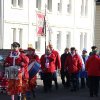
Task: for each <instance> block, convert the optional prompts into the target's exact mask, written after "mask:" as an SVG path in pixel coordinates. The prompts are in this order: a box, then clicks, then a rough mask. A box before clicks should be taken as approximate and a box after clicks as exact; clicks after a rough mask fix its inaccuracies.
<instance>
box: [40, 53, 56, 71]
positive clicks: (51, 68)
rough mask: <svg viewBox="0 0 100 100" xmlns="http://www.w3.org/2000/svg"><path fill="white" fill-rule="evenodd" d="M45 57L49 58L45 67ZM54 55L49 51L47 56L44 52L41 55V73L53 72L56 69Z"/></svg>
mask: <svg viewBox="0 0 100 100" xmlns="http://www.w3.org/2000/svg"><path fill="white" fill-rule="evenodd" d="M46 57H47V59H48V60H49V65H48V66H47V67H46V65H45V64H46ZM55 59H56V57H55V55H54V54H53V53H51V54H50V55H49V56H47V55H46V54H44V55H42V56H41V59H40V61H41V69H42V72H43V73H53V72H55V71H56V66H55Z"/></svg>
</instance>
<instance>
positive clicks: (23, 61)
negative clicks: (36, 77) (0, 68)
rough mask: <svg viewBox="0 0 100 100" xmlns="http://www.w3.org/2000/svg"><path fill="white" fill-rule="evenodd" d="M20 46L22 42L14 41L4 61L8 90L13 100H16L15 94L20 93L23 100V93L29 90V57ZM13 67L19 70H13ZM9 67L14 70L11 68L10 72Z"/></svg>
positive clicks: (19, 98)
mask: <svg viewBox="0 0 100 100" xmlns="http://www.w3.org/2000/svg"><path fill="white" fill-rule="evenodd" d="M19 48H20V44H19V43H18V42H13V44H12V50H11V52H10V54H9V55H8V56H7V57H6V59H5V61H4V66H5V76H6V77H7V79H8V87H7V92H8V94H9V95H11V100H14V95H18V100H21V93H23V94H25V93H26V91H27V90H28V79H29V74H28V63H29V59H28V57H27V56H25V55H24V54H23V53H20V51H19ZM12 67H14V68H16V69H18V70H17V72H16V71H15V70H12ZM9 68H11V70H12V71H10V70H9V72H8V70H6V69H9ZM15 72H16V73H15ZM9 73H10V74H9Z"/></svg>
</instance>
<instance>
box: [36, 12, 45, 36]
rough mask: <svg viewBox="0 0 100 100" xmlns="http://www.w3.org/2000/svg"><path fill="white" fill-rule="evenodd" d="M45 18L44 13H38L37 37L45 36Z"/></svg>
mask: <svg viewBox="0 0 100 100" xmlns="http://www.w3.org/2000/svg"><path fill="white" fill-rule="evenodd" d="M44 17H45V15H44V14H42V13H37V35H38V36H43V35H44Z"/></svg>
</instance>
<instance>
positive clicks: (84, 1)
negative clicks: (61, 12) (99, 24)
mask: <svg viewBox="0 0 100 100" xmlns="http://www.w3.org/2000/svg"><path fill="white" fill-rule="evenodd" d="M87 14H88V0H82V4H81V16H87Z"/></svg>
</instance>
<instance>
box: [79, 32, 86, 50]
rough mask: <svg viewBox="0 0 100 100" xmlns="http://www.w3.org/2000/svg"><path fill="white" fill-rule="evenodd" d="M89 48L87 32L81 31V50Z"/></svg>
mask: <svg viewBox="0 0 100 100" xmlns="http://www.w3.org/2000/svg"><path fill="white" fill-rule="evenodd" d="M83 48H87V33H85V32H81V34H80V50H82V49H83Z"/></svg>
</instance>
